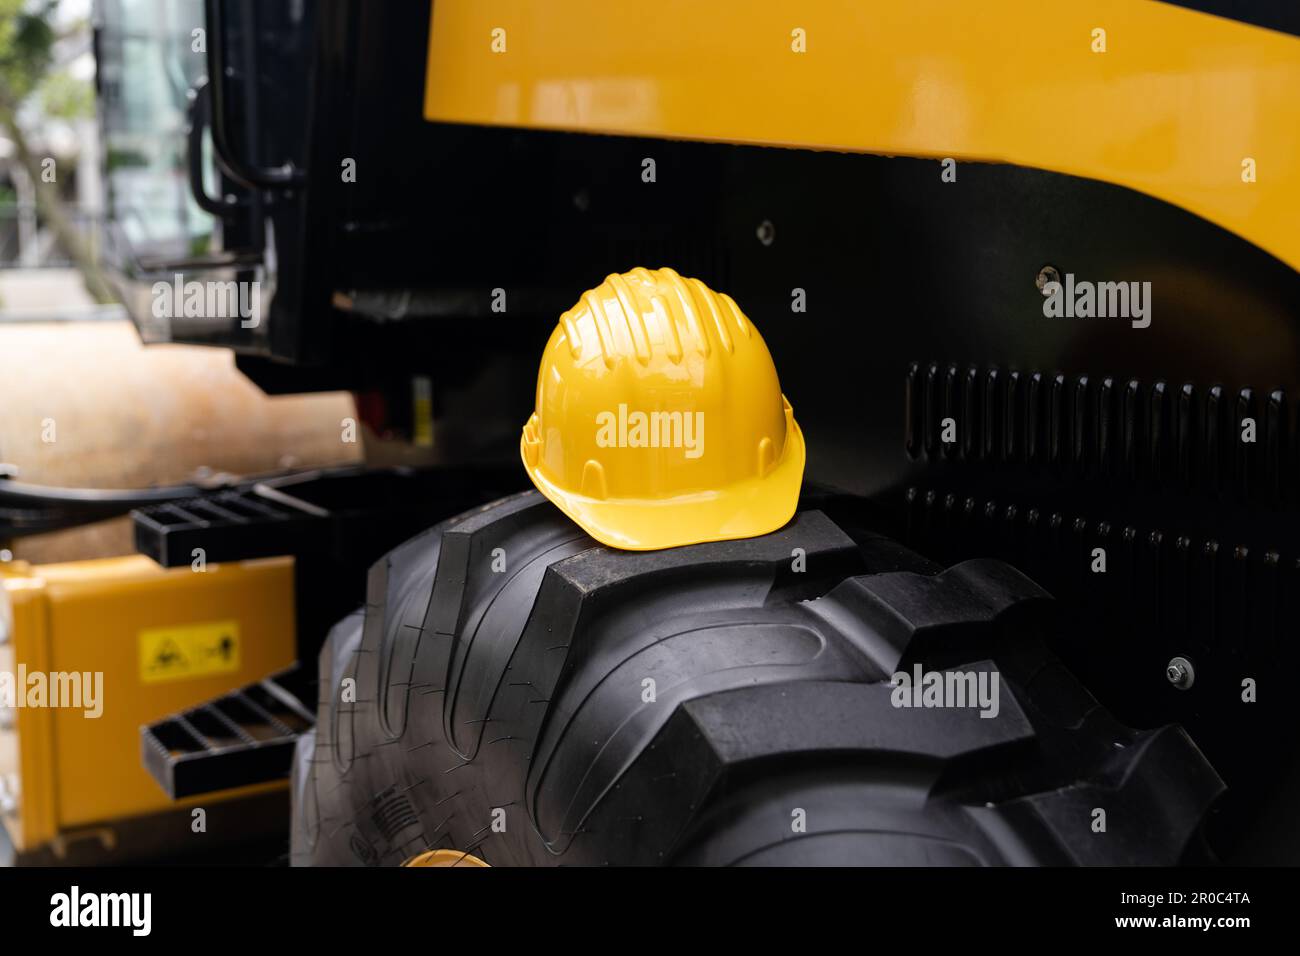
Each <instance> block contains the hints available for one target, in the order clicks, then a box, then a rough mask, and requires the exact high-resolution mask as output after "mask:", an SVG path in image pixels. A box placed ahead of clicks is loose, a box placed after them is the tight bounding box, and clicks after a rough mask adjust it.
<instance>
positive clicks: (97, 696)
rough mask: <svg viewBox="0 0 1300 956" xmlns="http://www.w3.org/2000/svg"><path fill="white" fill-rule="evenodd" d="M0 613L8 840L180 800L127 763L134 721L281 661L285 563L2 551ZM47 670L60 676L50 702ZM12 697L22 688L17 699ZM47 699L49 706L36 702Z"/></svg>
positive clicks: (291, 648) (1, 748) (33, 841)
mask: <svg viewBox="0 0 1300 956" xmlns="http://www.w3.org/2000/svg"><path fill="white" fill-rule="evenodd" d="M5 617H7V619H8V625H7V629H8V632H9V640H8V641H7V642H5V643H4V644H2V645H0V677H5V676H6V675H7V679H8V680H9V681H10V684H9V688H10V696H11V700H8V701H5V703H7V704H10V703H12V704H15V706H13V709H12V710H10V711H9V719H8V720H7V721H6V722H5V724H4V725H0V726H2V727H3V729H0V774H3V775H5V777H6V778H8V779H10V780H11V781H15V780H16V783H17V786H16V788H14V787H13V784H12V783H11V784H10V787H11V789H16V790H17V798H16V800H15V799H11V800H10V804H12V805H11V806H10V807H9V808H8V810H7V811H6V813H5V814H4V817H3V819H4V823H5V826H6V828H7V830H8V831H9V834H10V837H11V839H12V840H13V841H14V843H15V846H16V847H17V848H18V849H19V850H20V851H22V850H30V849H31V848H32V847H35V846H38V845H41V844H44V843H48V842H50V841H54V840H57V839H59V838H60V837H62V836H64V835H66V834H67V833H69V832H70V831H75V830H78V829H85V828H91V827H96V826H101V825H111V823H112V822H113V821H114V820H117V819H120V818H124V817H135V816H142V815H147V814H150V813H153V812H157V811H162V810H170V809H175V808H176V807H178V806H185V805H186V801H178V802H173V801H172V800H170V799H169V798H168V797H167V795H166V794H165V793H164V792H163V790H162V788H161V787H160V786H159V785H158V784H157V783H156V782H155V781H154V780H153V779H152V778H151V777H150V776H149V774H148V773H147V772H146V771H145V769H144V768H143V767H142V766H141V759H140V746H141V744H140V727H141V725H143V724H148V723H151V722H153V721H155V720H158V719H160V718H162V717H165V716H167V715H168V714H171V713H174V712H176V711H180V710H185V709H186V708H188V707H191V706H195V705H197V704H200V703H203V702H204V701H206V700H208V699H210V698H212V697H216V696H220V695H221V694H223V693H225V692H227V691H230V690H233V689H234V688H237V687H240V686H243V685H244V684H249V683H252V682H254V681H257V680H260V679H261V678H263V677H265V676H266V675H267V674H269V673H272V672H275V671H278V670H282V669H284V668H286V667H288V666H290V665H291V664H292V663H293V660H294V653H295V631H294V606H293V561H292V559H291V558H269V559H264V560H258V561H245V562H237V563H231V564H221V565H216V564H213V565H208V566H207V569H206V570H204V571H202V572H199V571H194V570H191V569H190V568H171V569H167V568H162V567H160V566H159V565H157V564H155V563H154V562H153V561H151V560H149V559H148V558H146V557H143V556H138V555H137V556H130V557H121V558H105V559H98V560H92V561H78V562H71V563H67V564H51V565H39V566H33V565H28V564H26V563H25V562H10V563H7V564H0V618H5ZM159 660H161V661H162V664H161V665H159V664H158V663H157V662H158V661H159ZM159 667H161V672H160V671H159ZM33 675H44V684H45V686H46V698H45V701H44V705H43V706H41V705H39V703H40V701H39V698H38V697H33V696H31V695H32V694H34V693H35V690H34V687H35V686H37V685H39V684H40V683H41V682H42V681H41V679H39V678H34V677H33ZM51 675H60V676H59V677H57V678H56V677H54V676H51ZM71 675H79V677H80V679H81V684H80V686H81V687H82V689H83V691H84V693H83V695H82V698H81V704H82V706H66V705H67V703H68V701H69V699H70V697H69V694H68V693H67V690H66V689H67V688H70V687H72V686H73V684H74V683H75V680H76V679H75V678H74V677H72V676H71ZM95 675H99V677H98V678H96V676H95ZM56 680H62V681H63V682H64V687H65V692H64V693H63V694H62V695H61V697H60V698H59V699H58V700H57V701H56V699H55V694H54V692H53V687H54V686H55V681H56ZM96 680H98V681H99V685H98V686H99V690H98V692H95V690H94V687H95V684H94V681H96ZM33 681H35V682H36V683H35V684H34V683H33ZM14 694H22V695H26V696H24V697H23V699H22V701H21V702H19V701H17V700H16V699H13V695H14ZM56 702H57V703H59V704H60V705H61V706H57V707H55V706H50V704H52V703H56ZM96 711H98V712H99V713H98V716H94V714H95V712H96ZM283 786H284V784H283V783H275V784H268V785H260V786H257V787H248V788H241V789H239V790H231V791H225V792H223V793H221V794H219V795H216V796H215V797H214V796H205V797H203V798H202V799H201V800H191V801H188V802H189V803H204V804H210V803H212V802H214V801H215V800H225V799H230V798H232V797H235V796H240V795H243V794H245V793H249V794H251V793H260V792H264V791H266V790H268V789H274V788H280V787H283Z"/></svg>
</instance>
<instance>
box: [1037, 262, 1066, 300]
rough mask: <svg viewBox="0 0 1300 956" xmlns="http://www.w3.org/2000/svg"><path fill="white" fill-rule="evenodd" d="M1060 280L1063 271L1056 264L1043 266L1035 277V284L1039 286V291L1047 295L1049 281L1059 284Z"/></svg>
mask: <svg viewBox="0 0 1300 956" xmlns="http://www.w3.org/2000/svg"><path fill="white" fill-rule="evenodd" d="M1060 281H1061V273H1060V271H1059V270H1058V269H1057V268H1056V266H1043V267H1042V268H1041V269H1039V270H1038V275H1037V277H1036V278H1035V279H1034V285H1036V286H1038V291H1039V292H1042V293H1043V295H1047V291H1046V289H1047V283H1049V282H1056V283H1058V284H1059V283H1060Z"/></svg>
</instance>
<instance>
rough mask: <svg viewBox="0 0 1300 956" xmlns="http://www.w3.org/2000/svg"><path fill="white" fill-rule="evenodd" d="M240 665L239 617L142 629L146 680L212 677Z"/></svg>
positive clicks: (143, 677) (142, 670)
mask: <svg viewBox="0 0 1300 956" xmlns="http://www.w3.org/2000/svg"><path fill="white" fill-rule="evenodd" d="M238 669H239V622H238V621H212V622H209V623H204V624H180V625H177V626H176V627H155V628H151V629H150V630H147V631H141V632H140V680H142V681H144V682H145V683H146V684H153V683H157V682H159V681H167V680H184V679H185V678H187V677H210V676H212V675H213V674H226V673H229V672H230V671H235V670H238Z"/></svg>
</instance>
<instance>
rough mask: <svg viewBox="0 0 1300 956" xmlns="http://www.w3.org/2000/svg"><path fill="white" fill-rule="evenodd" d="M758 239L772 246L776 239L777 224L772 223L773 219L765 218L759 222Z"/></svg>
mask: <svg viewBox="0 0 1300 956" xmlns="http://www.w3.org/2000/svg"><path fill="white" fill-rule="evenodd" d="M757 234H758V241H759V242H761V243H762V244H763V245H765V246H770V245H771V244H772V243H773V242H775V241H776V226H774V225H772V220H770V219H764V220H763V221H762V222H760V223H759V224H758V231H757Z"/></svg>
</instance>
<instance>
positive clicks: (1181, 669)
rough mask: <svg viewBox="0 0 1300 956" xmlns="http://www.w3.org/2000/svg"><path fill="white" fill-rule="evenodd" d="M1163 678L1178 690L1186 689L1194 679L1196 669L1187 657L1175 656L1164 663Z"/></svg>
mask: <svg viewBox="0 0 1300 956" xmlns="http://www.w3.org/2000/svg"><path fill="white" fill-rule="evenodd" d="M1165 678H1166V679H1167V680H1168V681H1169V683H1171V684H1173V685H1174V686H1175V687H1177V688H1178V689H1179V690H1188V689H1189V688H1190V687H1191V686H1192V684H1193V683H1195V681H1196V671H1195V669H1194V668H1193V667H1192V662H1191V661H1189V660H1188V659H1187V658H1185V657H1175V658H1173V659H1172V660H1171V661H1170V662H1169V663H1168V664H1166V665H1165Z"/></svg>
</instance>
